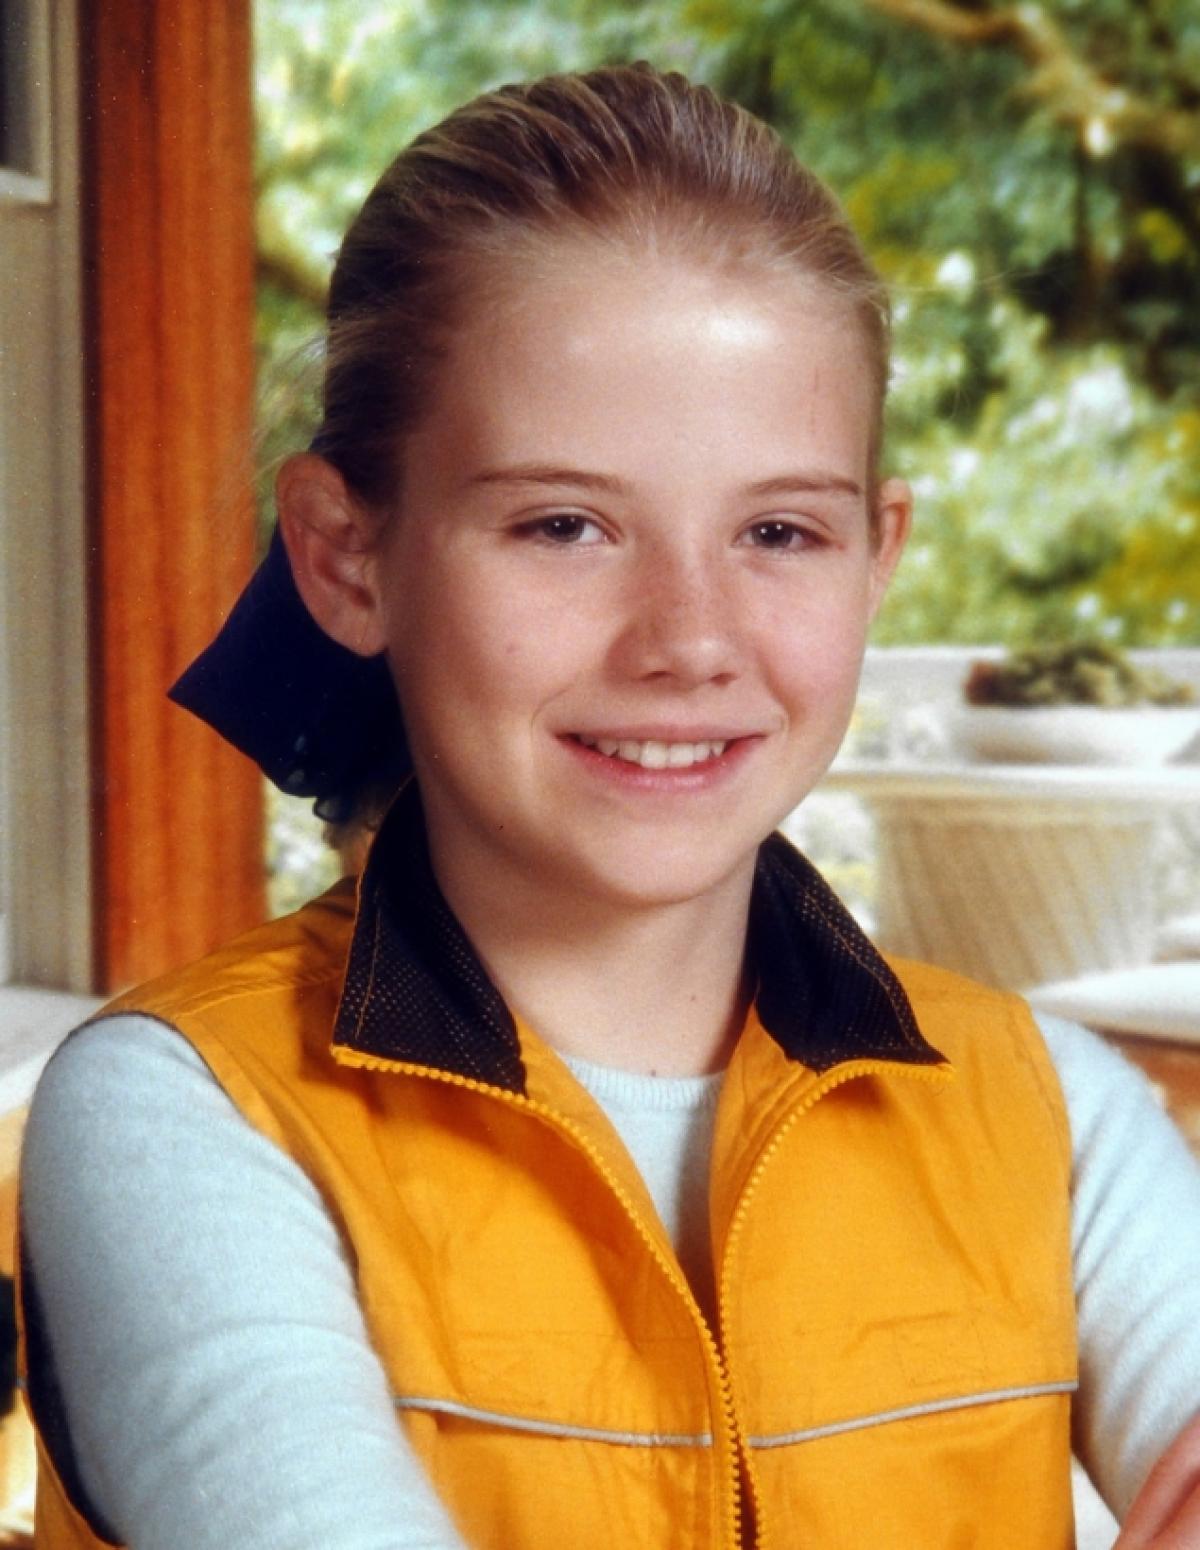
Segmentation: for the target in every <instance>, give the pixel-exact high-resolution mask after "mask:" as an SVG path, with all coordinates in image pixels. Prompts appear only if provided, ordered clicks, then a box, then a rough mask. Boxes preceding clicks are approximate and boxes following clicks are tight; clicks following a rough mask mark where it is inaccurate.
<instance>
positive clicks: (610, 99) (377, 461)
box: [313, 64, 889, 512]
mask: <svg viewBox="0 0 1200 1550" xmlns="http://www.w3.org/2000/svg"><path fill="white" fill-rule="evenodd" d="M580 236H590V237H594V238H598V239H600V240H602V241H605V242H608V243H612V242H624V243H626V244H627V245H630V246H637V245H639V244H640V245H642V246H661V245H663V244H665V243H668V242H674V243H676V244H678V245H679V246H680V247H681V248H685V249H686V250H687V251H688V252H694V253H695V254H696V255H698V256H699V255H702V256H703V257H704V258H705V259H706V260H711V261H713V262H716V263H731V264H736V263H739V262H755V263H759V264H764V263H765V264H768V265H774V266H786V267H790V268H792V269H794V270H796V271H798V272H800V273H802V274H806V275H808V276H811V277H812V278H814V279H815V280H817V281H820V282H821V283H822V284H823V285H825V286H826V287H828V288H829V289H830V290H831V291H832V292H833V293H834V294H836V295H839V296H840V297H841V298H842V299H843V300H844V301H845V303H846V305H847V311H848V316H850V317H851V318H853V319H854V320H855V321H856V322H857V324H858V326H859V327H860V328H861V330H862V337H863V341H864V343H865V345H866V354H867V360H868V362H869V365H870V368H871V371H872V373H873V377H874V386H875V396H876V405H877V412H876V421H878V419H879V418H880V415H881V411H882V402H883V396H884V391H885V387H886V379H887V369H888V368H887V359H888V348H889V310H888V302H887V295H886V291H885V289H884V286H883V283H882V281H881V280H880V278H879V276H878V274H877V273H876V271H875V270H874V268H873V267H872V265H871V263H870V261H869V260H868V259H867V257H866V255H865V254H864V252H863V250H862V248H861V246H860V244H859V242H858V239H857V237H856V236H855V234H854V232H853V230H852V229H851V227H850V225H849V222H848V221H847V219H846V217H845V215H844V213H843V212H842V210H841V207H840V206H839V204H838V203H837V201H836V199H835V198H834V196H833V194H832V193H831V192H830V191H829V189H828V188H827V187H826V186H825V184H824V183H822V182H821V180H820V179H819V178H818V177H817V176H816V175H815V174H814V173H812V172H811V171H809V170H808V169H807V168H806V167H804V166H803V165H802V164H801V163H800V162H799V161H798V160H797V159H796V157H795V156H794V155H793V153H792V152H791V150H790V149H789V148H788V146H787V145H785V144H784V142H783V141H782V140H781V139H780V137H779V135H778V134H776V132H775V131H774V130H773V129H771V128H770V127H769V126H768V125H766V124H765V123H763V122H762V121H761V120H759V119H757V118H755V117H753V116H752V115H751V114H749V113H747V112H746V111H745V110H744V109H742V108H740V107H737V106H736V105H735V104H733V103H730V102H726V101H723V100H722V99H721V98H719V97H718V96H717V95H716V94H715V93H714V92H713V91H711V90H710V89H709V88H707V87H704V86H696V85H693V84H692V83H691V82H689V81H688V80H686V79H685V77H683V76H682V75H679V74H676V73H669V74H662V73H660V72H658V71H656V70H654V69H653V68H652V67H651V66H649V65H647V64H635V65H629V66H614V67H608V68H604V69H599V70H593V71H590V72H587V73H585V74H577V75H554V76H548V77H546V78H544V79H542V80H540V81H535V82H533V83H531V84H528V85H518V86H505V87H502V88H501V89H499V90H498V91H494V92H489V93H487V94H485V95H484V96H481V97H478V98H476V99H475V100H474V101H473V102H469V103H467V104H466V105H465V106H464V107H462V108H459V109H458V110H457V111H456V112H454V113H452V114H451V115H450V116H449V117H448V118H447V119H445V120H444V121H443V122H442V123H441V124H439V125H437V126H436V127H434V128H432V129H429V130H427V131H425V132H424V133H423V134H421V135H419V136H418V137H417V138H416V139H415V140H414V141H413V143H412V144H411V145H410V146H409V147H408V148H407V149H406V150H404V151H402V152H401V154H400V155H399V156H398V157H397V158H396V160H395V161H394V162H393V163H392V164H391V166H390V167H389V168H388V169H387V171H386V172H385V173H384V174H383V176H382V177H381V178H380V180H379V182H378V183H377V184H376V185H375V187H374V189H373V190H372V192H371V193H370V194H369V195H368V197H367V200H366V202H365V204H364V205H363V208H362V210H361V211H360V213H359V214H358V216H357V217H356V219H355V220H354V222H353V224H352V225H351V226H350V228H349V230H348V232H347V233H346V237H345V240H344V242H343V244H342V247H341V251H340V253H339V256H338V260H337V263H336V265H335V267H334V272H333V278H332V282H331V286H330V292H329V302H328V341H327V348H326V359H325V380H324V390H323V405H322V407H323V419H322V423H321V426H320V428H319V430H318V432H317V435H316V437H315V438H314V441H313V448H314V450H315V451H317V452H319V453H320V454H321V455H322V456H324V457H325V458H327V459H328V460H329V461H330V462H331V463H332V464H333V465H334V466H335V467H336V468H337V469H338V470H339V472H340V473H341V474H342V476H343V478H344V479H345V480H346V482H347V484H348V486H349V487H350V489H351V490H352V491H353V493H354V494H355V495H356V496H357V497H358V498H359V499H360V500H362V501H364V502H365V503H366V504H367V505H368V506H370V507H373V508H375V509H377V510H379V511H381V512H382V511H383V510H385V509H387V508H388V507H389V506H390V505H391V504H392V503H393V502H394V501H395V499H396V495H397V492H398V490H399V488H400V480H401V473H402V457H403V441H404V437H405V435H406V433H407V432H409V431H410V430H412V429H413V427H414V426H415V425H416V423H417V422H418V421H419V419H420V418H421V414H422V412H423V410H424V408H425V407H426V406H427V405H428V403H429V400H430V396H431V394H432V392H433V390H434V387H435V385H436V365H437V362H438V360H439V359H440V358H441V357H442V355H443V354H444V353H445V350H446V347H447V344H448V342H449V339H450V338H451V336H452V333H453V329H454V327H455V325H456V323H457V322H459V321H460V320H461V318H462V316H463V315H464V312H465V309H466V308H467V307H468V306H469V305H470V304H471V301H472V300H473V299H474V298H475V297H477V296H478V295H479V294H481V293H482V292H484V291H485V290H486V286H487V284H488V281H489V278H491V277H492V276H495V275H496V274H498V273H501V272H502V273H504V274H509V273H511V272H512V269H513V266H514V264H517V265H519V264H520V261H521V259H522V257H523V256H525V255H527V254H528V253H529V252H530V250H531V249H533V250H536V248H537V246H538V245H539V244H541V245H543V246H545V245H548V244H549V243H552V242H553V241H555V240H556V239H562V238H564V237H580ZM877 441H878V424H876V426H875V430H874V433H873V438H872V442H873V445H872V457H874V453H875V451H876V450H877Z"/></svg>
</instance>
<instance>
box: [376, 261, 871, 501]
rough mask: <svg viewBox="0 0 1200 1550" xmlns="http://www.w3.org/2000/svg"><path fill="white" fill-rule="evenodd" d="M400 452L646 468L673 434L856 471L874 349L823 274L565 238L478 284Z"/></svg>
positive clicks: (751, 454)
mask: <svg viewBox="0 0 1200 1550" xmlns="http://www.w3.org/2000/svg"><path fill="white" fill-rule="evenodd" d="M467 294H468V299H467V301H466V303H465V305H464V306H463V309H462V312H461V314H460V318H459V322H458V327H457V328H456V330H455V332H454V334H453V336H452V338H451V340H450V344H449V349H448V351H447V354H446V356H445V358H444V360H443V363H442V365H441V368H440V370H439V373H438V380H437V384H436V390H435V392H434V395H433V398H432V400H431V405H430V409H429V412H428V414H427V415H426V417H425V419H424V421H423V423H422V424H421V425H420V426H418V428H417V430H416V431H415V432H414V435H413V438H412V441H411V442H410V446H409V449H408V451H409V457H408V458H406V461H407V462H409V464H410V467H411V459H412V457H413V456H415V457H416V458H418V459H420V458H421V457H422V456H423V455H424V454H426V453H428V454H433V455H436V454H437V453H439V452H441V453H442V454H443V455H444V454H446V453H448V452H449V449H450V447H451V446H452V447H453V449H454V455H455V456H456V457H457V458H458V459H459V460H462V461H468V462H473V461H477V460H480V459H482V460H487V459H492V458H498V457H508V456H514V457H515V456H530V455H536V456H541V457H551V458H563V457H585V458H586V457H590V458H592V459H593V460H595V459H596V458H600V459H602V460H611V459H616V460H617V461H620V462H622V463H625V464H629V465H636V464H638V463H639V461H640V462H641V463H643V464H645V465H646V467H647V471H648V472H650V471H652V469H653V466H654V465H659V466H660V467H670V466H674V465H673V464H672V457H673V455H674V454H677V453H678V451H679V449H680V447H682V446H688V447H691V448H692V449H693V451H694V452H698V451H699V450H700V449H701V448H703V449H704V451H705V453H706V454H712V453H715V452H718V451H720V450H721V449H724V450H725V451H726V452H728V453H734V452H739V453H740V457H741V461H742V462H744V463H746V464H753V463H755V462H756V461H762V460H764V459H765V460H768V461H770V460H772V459H775V458H781V457H786V456H787V455H788V454H789V453H791V454H792V455H793V456H794V455H798V454H801V453H805V452H820V453H821V454H822V456H823V459H824V460H825V461H829V460H830V459H832V460H833V461H834V462H836V463H838V464H840V465H843V466H842V469H841V471H844V472H845V473H846V475H847V476H848V477H853V478H856V479H861V478H863V477H864V476H865V473H866V462H867V457H868V446H869V443H870V439H871V425H872V417H873V397H874V391H873V384H872V374H871V369H870V364H869V359H868V348H867V344H866V341H865V339H864V337H863V332H862V329H861V326H860V324H859V323H858V321H857V319H856V318H855V316H854V314H853V312H852V311H851V309H850V307H849V306H848V305H847V304H846V303H845V302H844V301H842V300H841V299H840V298H839V297H837V296H836V295H835V294H834V293H833V292H832V290H831V289H830V287H829V286H827V285H826V284H823V283H822V282H820V281H819V280H815V279H813V278H811V277H809V276H806V275H803V274H799V273H796V272H794V271H788V270H782V269H780V268H778V267H768V266H766V265H757V266H754V265H750V264H745V263H741V264H737V265H730V264H725V265H720V266H718V265H715V264H710V263H705V262H704V261H702V260H698V259H696V258H694V257H685V256H682V255H679V254H673V253H664V252H653V251H631V250H629V249H623V248H616V247H611V248H610V247H602V246H601V245H599V244H598V243H588V242H575V243H564V244H559V245H557V246H555V247H553V248H550V249H548V250H546V251H544V252H541V253H535V254H531V255H523V256H522V261H521V262H520V263H519V264H518V263H516V262H514V263H512V264H509V265H508V266H504V267H501V268H499V269H497V267H496V266H495V265H492V266H489V273H488V276H487V280H486V283H484V284H481V285H478V286H476V287H474V288H473V289H472V290H471V291H469V292H468V293H467Z"/></svg>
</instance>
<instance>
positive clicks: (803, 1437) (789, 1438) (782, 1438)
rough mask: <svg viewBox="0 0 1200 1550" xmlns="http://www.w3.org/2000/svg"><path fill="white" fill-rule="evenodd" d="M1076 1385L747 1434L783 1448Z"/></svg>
mask: <svg viewBox="0 0 1200 1550" xmlns="http://www.w3.org/2000/svg"><path fill="white" fill-rule="evenodd" d="M1078 1387H1079V1384H1078V1383H1077V1382H1076V1381H1075V1380H1074V1379H1067V1380H1064V1381H1063V1382H1060V1383H1031V1384H1029V1385H1028V1386H1027V1387H1024V1388H1014V1389H989V1390H987V1391H986V1392H984V1393H982V1394H961V1395H956V1396H955V1397H954V1398H952V1399H932V1400H929V1401H928V1402H927V1403H925V1404H923V1405H903V1406H902V1407H901V1408H900V1409H899V1410H879V1411H876V1413H875V1414H874V1415H860V1416H855V1418H854V1419H853V1420H852V1421H830V1422H829V1423H828V1424H827V1425H825V1426H810V1427H808V1428H806V1429H805V1430H803V1431H799V1432H776V1433H773V1434H772V1435H771V1436H769V1437H750V1438H748V1439H747V1440H748V1441H749V1443H750V1446H751V1447H752V1448H786V1447H788V1446H789V1445H790V1444H792V1443H794V1442H816V1441H817V1440H818V1439H819V1438H821V1437H837V1436H838V1435H839V1434H840V1433H842V1432H857V1431H861V1430H863V1429H864V1428H866V1427H868V1426H886V1425H887V1424H888V1422H889V1421H908V1420H911V1419H912V1417H914V1416H921V1415H938V1414H939V1413H940V1412H942V1411H944V1410H967V1409H970V1408H971V1407H972V1406H974V1405H995V1404H1000V1403H1002V1402H1003V1401H1005V1400H1009V1399H1035V1398H1037V1397H1038V1396H1039V1395H1042V1394H1073V1393H1074V1392H1075V1390H1076V1389H1077V1388H1078Z"/></svg>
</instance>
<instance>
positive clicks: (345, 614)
mask: <svg viewBox="0 0 1200 1550" xmlns="http://www.w3.org/2000/svg"><path fill="white" fill-rule="evenodd" d="M275 501H276V507H277V509H278V512H279V531H280V533H281V535H282V537H283V542H284V545H285V547H286V548H287V553H288V561H289V563H290V565H291V568H292V575H293V577H294V578H295V582H296V590H297V591H298V592H299V593H300V596H301V598H302V599H303V601H304V606H305V607H306V608H307V609H308V611H309V613H310V614H311V615H312V616H313V618H314V619H315V620H316V622H317V624H319V625H320V627H321V628H322V629H323V630H324V631H325V633H326V635H329V636H331V637H332V638H333V639H334V640H336V641H337V642H338V643H339V644H340V645H342V646H346V647H347V648H348V649H349V650H351V651H353V652H356V653H357V654H358V655H359V656H363V657H371V656H375V655H376V654H377V653H378V652H380V651H382V650H383V648H384V645H385V643H386V635H385V632H384V627H383V619H382V611H381V609H380V606H379V598H378V594H377V591H376V587H375V581H374V568H373V566H372V564H371V552H372V544H371V540H372V536H373V535H372V532H371V524H370V519H369V517H368V514H367V513H366V512H364V511H363V509H362V507H361V505H360V504H359V503H358V501H356V500H355V499H354V497H353V496H352V495H351V493H350V491H349V490H348V489H347V488H346V483H345V480H344V479H343V478H342V476H341V475H340V474H339V473H338V471H337V469H336V468H334V467H333V465H332V464H331V463H327V462H326V461H325V459H324V458H321V457H317V456H316V454H315V453H312V452H304V453H301V454H300V455H299V456H297V457H292V458H289V459H288V460H287V462H286V463H284V465H283V467H282V468H281V469H280V470H279V475H278V478H277V479H276V481H275Z"/></svg>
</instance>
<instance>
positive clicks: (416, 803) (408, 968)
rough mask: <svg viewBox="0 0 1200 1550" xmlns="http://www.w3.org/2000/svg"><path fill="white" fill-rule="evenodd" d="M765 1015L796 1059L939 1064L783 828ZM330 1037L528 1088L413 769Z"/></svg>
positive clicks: (393, 1057) (381, 849)
mask: <svg viewBox="0 0 1200 1550" xmlns="http://www.w3.org/2000/svg"><path fill="white" fill-rule="evenodd" d="M749 931H750V936H749V947H750V959H751V962H752V964H753V965H754V968H755V971H756V973H757V976H758V995H757V1008H758V1015H759V1018H760V1020H761V1022H762V1024H763V1027H764V1028H766V1030H767V1032H768V1033H769V1034H770V1035H771V1037H772V1038H773V1039H774V1040H775V1041H776V1043H777V1044H779V1046H780V1048H781V1049H782V1050H783V1052H784V1053H785V1054H786V1055H787V1056H788V1057H789V1058H790V1059H792V1060H797V1061H800V1062H801V1063H802V1064H804V1065H805V1066H808V1067H810V1068H811V1069H812V1070H814V1071H826V1070H828V1069H829V1068H830V1067H831V1066H835V1065H839V1064H841V1063H842V1062H843V1061H846V1060H861V1059H876V1060H890V1061H901V1062H904V1063H907V1064H909V1065H936V1064H938V1063H940V1061H941V1060H942V1056H941V1055H940V1054H939V1053H938V1052H937V1050H935V1049H934V1048H933V1047H932V1046H931V1045H929V1044H927V1043H926V1041H925V1039H924V1038H923V1037H922V1036H921V1033H920V1030H919V1029H918V1028H917V1024H916V1019H915V1018H914V1016H913V1012H912V1007H911V1006H910V1005H909V1001H908V997H907V996H906V995H905V993H904V990H903V988H902V987H901V985H900V982H899V981H898V980H897V978H896V976H895V975H894V974H893V973H892V971H891V969H889V968H888V966H887V964H886V963H885V962H884V960H883V959H882V958H881V957H880V955H879V953H878V952H877V951H876V949H875V948H874V947H873V946H872V945H871V943H870V941H868V939H867V938H866V937H865V936H864V935H863V933H862V931H861V930H860V929H859V927H858V925H857V924H856V923H855V921H854V919H853V917H852V916H851V915H850V914H849V912H848V911H847V910H846V908H845V906H844V905H843V904H842V903H841V901H840V900H839V899H838V898H837V896H836V894H835V893H834V892H833V890H832V889H831V888H830V887H829V885H828V884H827V883H826V882H825V881H824V879H823V878H822V877H821V875H820V874H819V873H818V872H817V870H816V869H815V867H813V866H812V865H811V863H810V862H808V861H806V860H805V859H804V857H803V856H802V855H800V853H799V852H798V851H796V850H795V849H793V847H792V846H791V845H789V844H788V842H787V841H786V840H785V839H784V838H783V837H782V836H781V835H778V834H776V835H772V836H771V838H770V839H768V840H767V841H766V842H765V843H764V844H763V846H762V847H761V849H760V851H759V856H758V863H757V866H756V869H755V875H754V888H753V893H752V895H751V901H750V927H749ZM333 1042H334V1045H335V1047H336V1046H340V1047H342V1048H345V1049H347V1050H353V1051H354V1052H356V1053H357V1054H359V1055H366V1056H369V1057H374V1058H378V1059H383V1060H388V1061H403V1062H405V1063H407V1064H413V1065H419V1066H428V1067H430V1068H432V1069H434V1070H439V1071H445V1072H449V1073H452V1074H454V1075H456V1076H464V1077H470V1078H473V1079H474V1080H476V1081H480V1082H485V1083H488V1084H489V1085H491V1086H495V1087H502V1088H505V1089H507V1090H508V1091H510V1092H517V1093H523V1092H524V1091H525V1067H524V1064H523V1062H522V1059H521V1049H520V1042H519V1040H518V1037H517V1030H516V1025H515V1023H514V1022H513V1018H512V1014H511V1013H510V1012H509V1010H508V1007H507V1006H506V1005H505V1004H504V1001H503V999H502V998H501V996H500V993H499V991H498V990H497V989H496V987H495V986H494V985H493V984H492V982H491V980H490V979H489V978H488V976H487V973H486V971H485V970H484V967H483V965H482V964H481V963H480V961H479V957H478V955H477V953H476V952H475V949H474V948H473V947H472V946H471V943H470V941H469V940H468V939H467V936H466V933H465V932H464V931H463V929H462V927H461V926H460V925H459V923H458V921H457V919H456V918H455V916H454V914H453V912H452V911H451V909H450V906H449V905H448V904H447V903H446V900H445V899H444V898H443V897H442V892H441V889H440V888H439V887H438V885H437V881H436V879H435V878H434V875H433V868H432V865H431V864H430V860H429V849H428V846H427V844H426V839H425V824H424V818H423V815H422V811H421V804H420V798H419V796H418V794H417V789H416V785H415V783H410V784H409V785H408V787H407V788H406V789H405V790H404V791H403V792H402V793H401V795H400V796H399V797H398V798H397V800H396V801H395V802H394V803H393V805H392V808H391V810H390V811H389V813H388V815H387V817H386V818H385V819H384V822H383V824H382V826H381V827H380V830H379V833H378V835H377V836H376V839H375V843H374V845H373V846H372V847H371V854H370V857H369V859H368V861H367V865H366V868H365V870H364V872H363V876H362V880H361V882H360V884H359V902H358V915H357V919H356V920H355V925H354V934H353V936H352V938H351V943H350V955H349V958H348V960H347V963H346V974H345V980H344V982H343V986H342V997H341V1002H340V1004H339V1006H338V1014H337V1020H336V1023H335V1025H334V1036H333Z"/></svg>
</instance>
